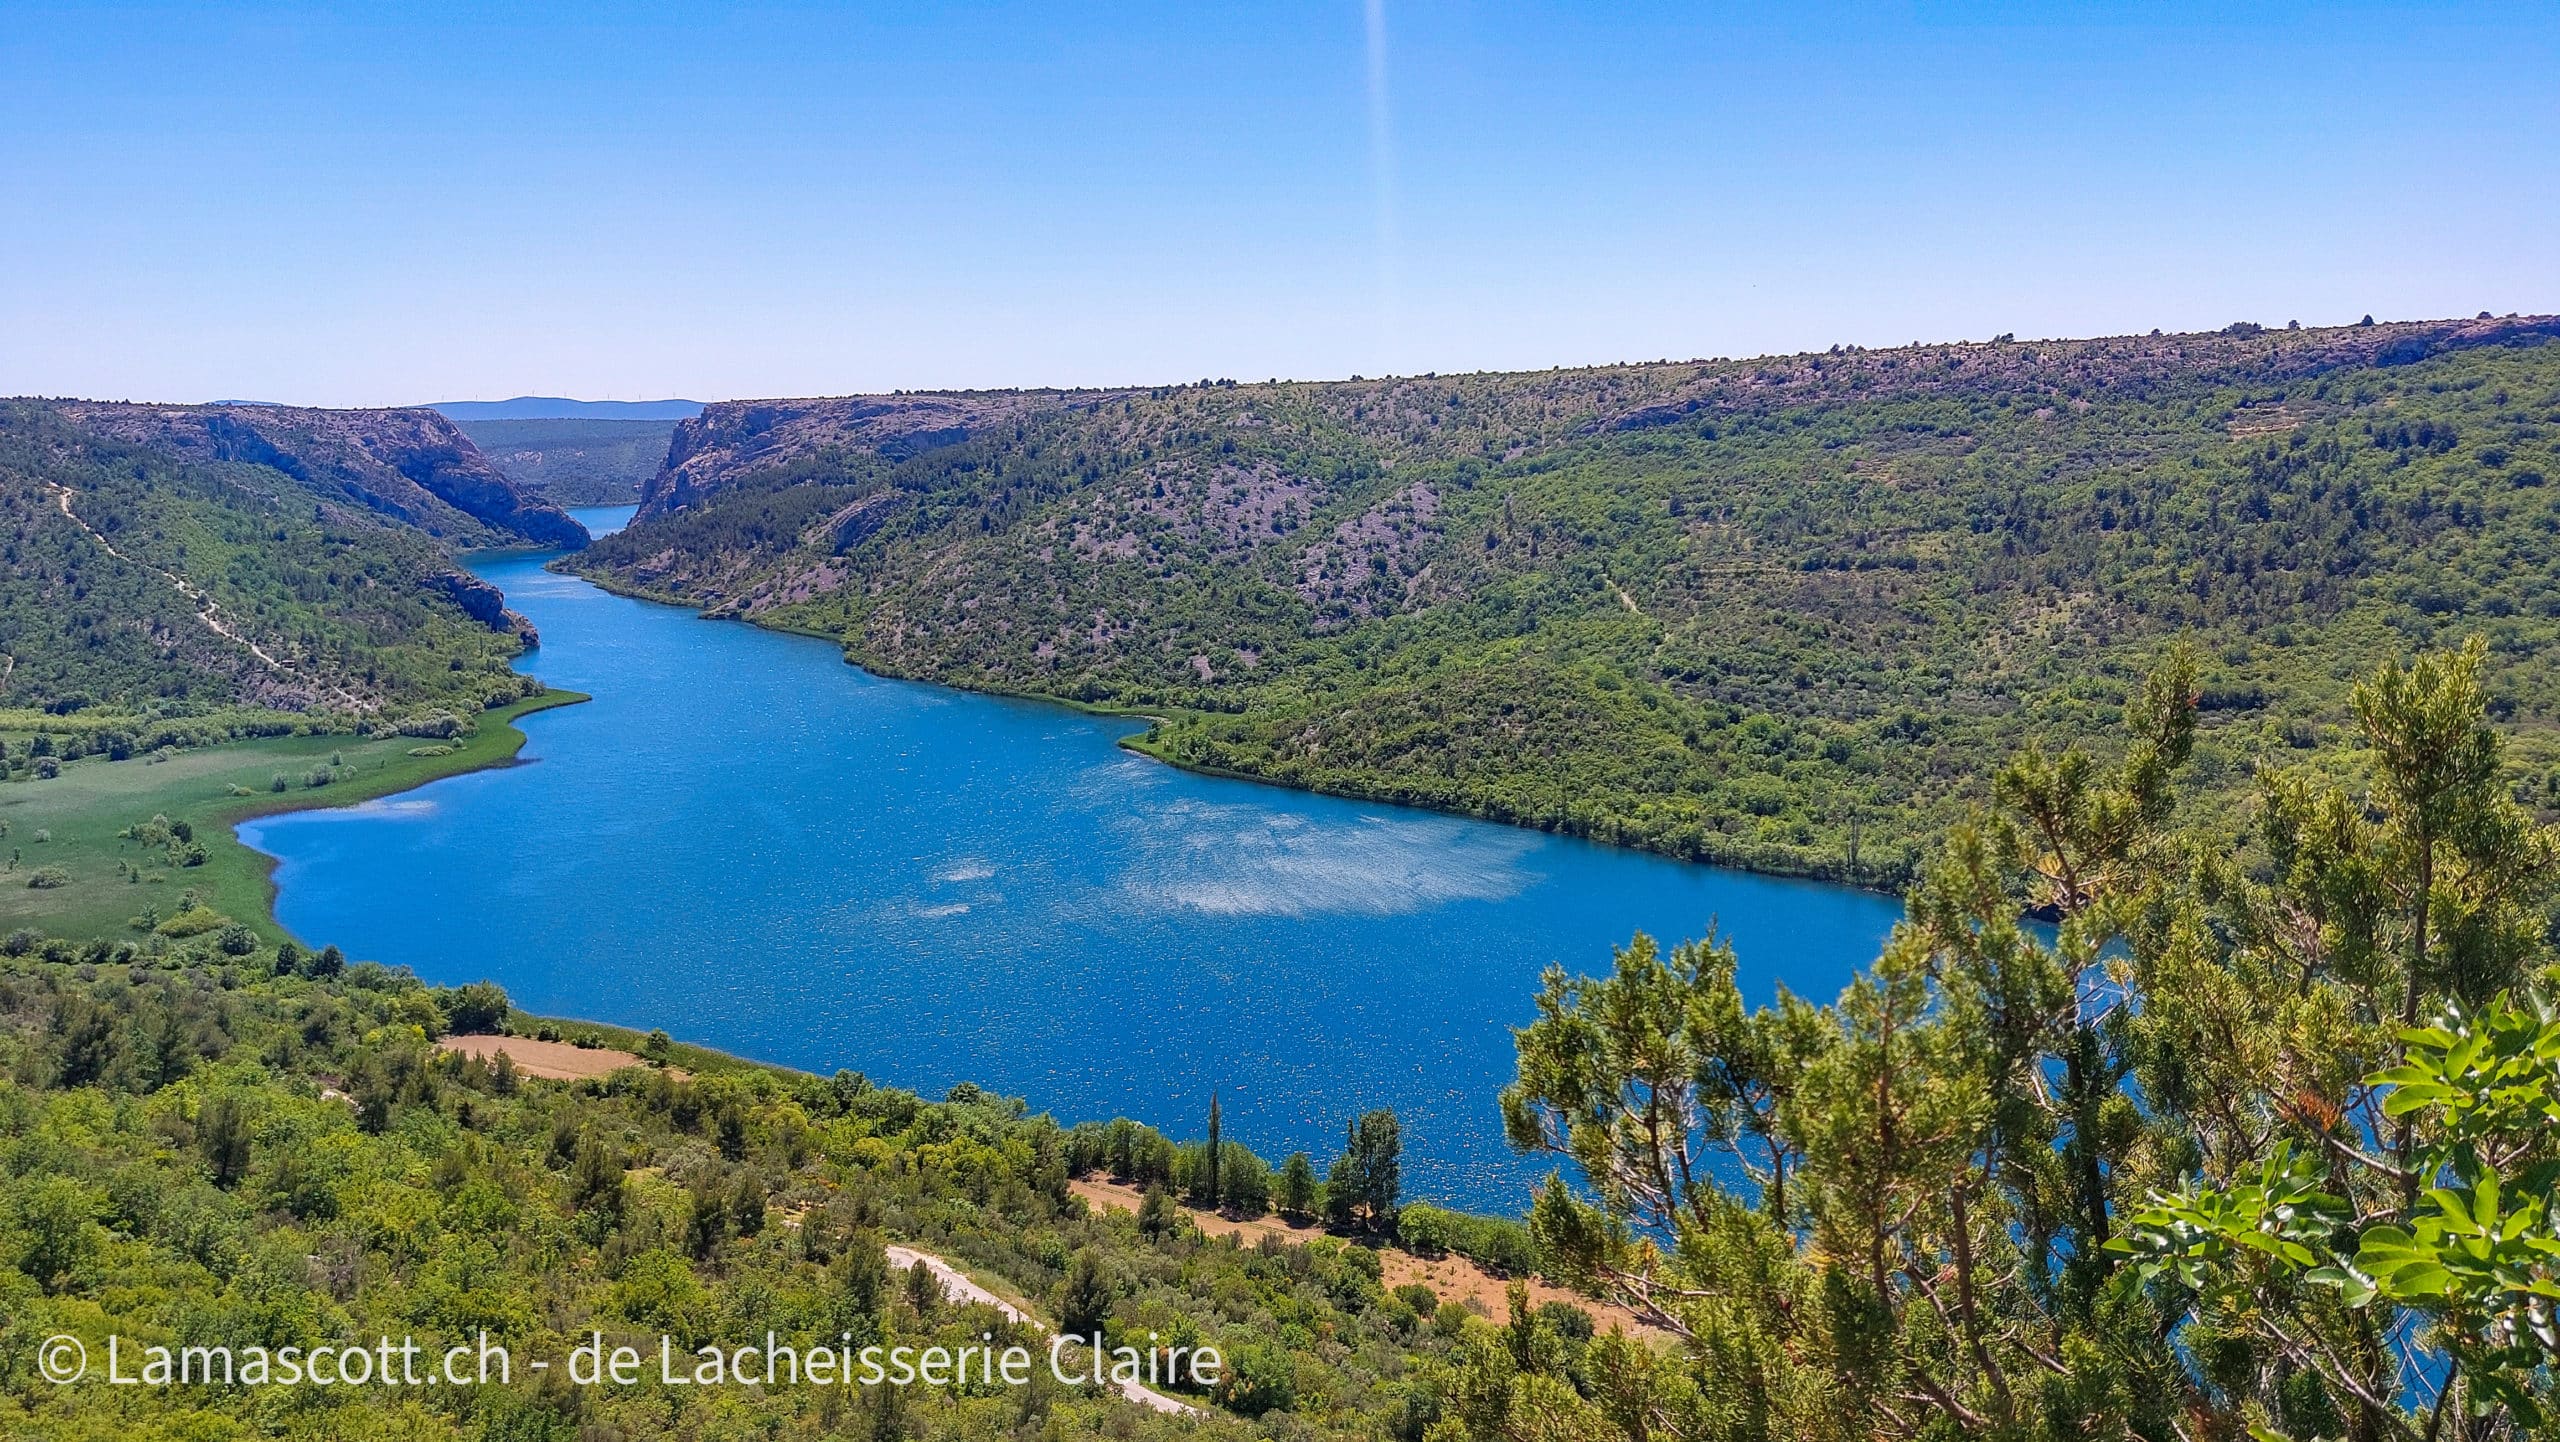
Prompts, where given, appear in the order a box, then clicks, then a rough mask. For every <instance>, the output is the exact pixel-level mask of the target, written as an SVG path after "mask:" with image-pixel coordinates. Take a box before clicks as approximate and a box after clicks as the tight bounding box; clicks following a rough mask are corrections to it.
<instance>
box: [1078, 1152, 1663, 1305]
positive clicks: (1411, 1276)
mask: <svg viewBox="0 0 2560 1442" xmlns="http://www.w3.org/2000/svg"><path fill="white" fill-rule="evenodd" d="M1067 1189H1068V1190H1069V1191H1071V1192H1074V1193H1075V1194H1076V1195H1077V1196H1079V1197H1082V1198H1084V1200H1085V1204H1086V1205H1088V1206H1093V1207H1110V1208H1113V1209H1115V1210H1118V1211H1123V1212H1134V1211H1136V1210H1137V1209H1138V1206H1139V1204H1140V1203H1141V1202H1143V1201H1145V1200H1146V1197H1145V1195H1144V1194H1143V1193H1141V1192H1140V1191H1139V1190H1138V1189H1137V1188H1136V1187H1133V1186H1129V1185H1127V1184H1125V1183H1122V1182H1112V1181H1101V1180H1097V1179H1093V1178H1078V1179H1076V1180H1074V1181H1071V1182H1069V1183H1067ZM1182 1211H1183V1214H1184V1215H1185V1216H1187V1217H1189V1218H1190V1219H1191V1220H1192V1223H1193V1224H1194V1225H1196V1226H1198V1227H1199V1228H1200V1230H1201V1231H1202V1232H1203V1233H1204V1234H1206V1235H1208V1236H1212V1237H1233V1238H1235V1239H1236V1240H1237V1241H1238V1242H1239V1243H1242V1244H1244V1245H1247V1246H1250V1245H1252V1244H1254V1243H1256V1242H1259V1241H1260V1240H1262V1239H1263V1238H1264V1237H1277V1238H1279V1239H1280V1240H1281V1241H1283V1242H1287V1243H1291V1244H1293V1245H1294V1244H1298V1243H1303V1242H1310V1241H1313V1240H1315V1239H1316V1238H1318V1237H1321V1236H1323V1235H1325V1231H1324V1229H1323V1228H1322V1227H1319V1226H1317V1225H1316V1224H1314V1223H1312V1222H1310V1223H1307V1224H1305V1225H1303V1226H1292V1225H1290V1224H1289V1223H1287V1222H1284V1221H1282V1220H1280V1219H1279V1218H1278V1217H1276V1216H1270V1217H1255V1218H1253V1219H1251V1220H1249V1221H1239V1220H1237V1219H1236V1218H1234V1217H1227V1216H1221V1215H1219V1214H1218V1213H1216V1212H1204V1211H1201V1210H1199V1209H1198V1208H1196V1207H1185V1208H1183V1209H1182ZM1378 1269H1379V1273H1380V1280H1382V1281H1384V1282H1385V1283H1386V1285H1387V1289H1388V1290H1389V1291H1393V1290H1395V1289H1396V1288H1398V1287H1402V1286H1406V1285H1408V1284H1410V1283H1414V1282H1419V1283H1421V1284H1422V1285H1424V1286H1426V1287H1429V1288H1430V1289H1431V1291H1432V1295H1434V1296H1436V1297H1438V1298H1439V1299H1440V1300H1441V1301H1443V1302H1456V1303H1458V1304H1460V1305H1462V1306H1463V1305H1465V1304H1467V1303H1469V1302H1473V1303H1475V1304H1476V1308H1477V1310H1480V1311H1482V1312H1483V1313H1484V1315H1486V1316H1488V1317H1491V1318H1493V1319H1494V1320H1496V1321H1500V1320H1501V1319H1502V1318H1504V1317H1505V1316H1507V1315H1509V1312H1510V1306H1511V1299H1510V1296H1509V1295H1508V1293H1509V1288H1510V1286H1511V1279H1510V1278H1508V1277H1504V1276H1501V1275H1498V1274H1496V1273H1494V1272H1491V1271H1488V1270H1486V1269H1485V1268H1484V1267H1481V1266H1479V1265H1477V1264H1476V1263H1475V1262H1474V1261H1472V1260H1470V1259H1469V1258H1466V1257H1461V1256H1458V1255H1457V1254H1455V1253H1451V1254H1450V1255H1448V1256H1445V1257H1423V1256H1417V1255H1415V1254H1414V1253H1412V1252H1408V1251H1406V1250H1404V1249H1403V1248H1402V1247H1380V1248H1379V1249H1378ZM1528 1283H1529V1301H1530V1303H1531V1304H1532V1305H1534V1306H1541V1307H1543V1306H1545V1305H1546V1304H1547V1303H1549V1302H1563V1303H1566V1304H1568V1305H1571V1306H1575V1307H1580V1308H1581V1309H1582V1310H1584V1311H1586V1312H1589V1313H1590V1314H1591V1317H1592V1320H1593V1321H1595V1322H1597V1323H1598V1324H1599V1325H1600V1327H1601V1328H1602V1329H1603V1330H1606V1329H1607V1328H1609V1327H1612V1326H1618V1327H1624V1328H1626V1329H1627V1335H1628V1336H1630V1337H1641V1338H1644V1339H1645V1340H1647V1341H1668V1340H1670V1337H1671V1334H1670V1333H1668V1332H1665V1331H1664V1330H1662V1329H1661V1328H1659V1327H1656V1326H1654V1325H1652V1324H1651V1323H1649V1322H1646V1321H1644V1320H1643V1319H1641V1318H1639V1317H1637V1316H1636V1314H1635V1313H1633V1312H1631V1311H1629V1310H1627V1309H1626V1308H1624V1307H1618V1306H1612V1305H1611V1304H1609V1303H1607V1302H1596V1301H1593V1300H1592V1299H1591V1298H1589V1297H1586V1296H1583V1295H1582V1294H1581V1293H1579V1292H1572V1291H1568V1290H1566V1289H1565V1288H1563V1287H1558V1286H1554V1285H1552V1284H1550V1283H1547V1282H1542V1281H1540V1280H1538V1279H1537V1278H1535V1277H1531V1278H1529V1279H1528Z"/></svg>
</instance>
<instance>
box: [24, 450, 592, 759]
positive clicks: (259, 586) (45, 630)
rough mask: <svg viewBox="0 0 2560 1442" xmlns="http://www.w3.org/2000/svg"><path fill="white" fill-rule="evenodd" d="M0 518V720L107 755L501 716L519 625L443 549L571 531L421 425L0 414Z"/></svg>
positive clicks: (514, 684) (521, 632) (572, 539)
mask: <svg viewBox="0 0 2560 1442" xmlns="http://www.w3.org/2000/svg"><path fill="white" fill-rule="evenodd" d="M0 507H5V508H6V510H7V511H8V514H9V517H10V530H9V534H10V553H9V558H8V559H9V564H8V565H7V567H6V568H5V569H0V651H5V655H6V659H5V661H4V662H0V705H5V706H7V707H10V708H18V709H19V710H20V711H22V712H34V713H37V714H41V715H50V716H64V717H72V716H75V715H76V717H77V718H78V719H77V720H76V721H69V720H66V721H63V722H61V723H59V726H58V728H57V729H60V730H63V731H66V732H68V733H70V734H72V735H75V736H83V737H86V736H91V735H93V734H94V735H96V736H105V735H107V734H108V733H111V732H112V733H114V734H117V735H123V736H125V737H126V738H127V741H128V743H130V741H131V740H132V738H133V737H135V736H138V735H142V734H145V733H147V732H149V731H150V730H151V727H150V726H149V725H142V726H140V728H139V729H137V727H136V726H135V725H128V724H125V723H126V722H128V721H131V722H136V723H143V722H156V721H173V720H177V719H180V718H185V717H202V716H205V715H206V714H208V713H210V712H216V711H223V710H225V709H226V708H229V709H232V710H246V711H251V712H266V713H276V712H282V713H294V712H326V713H334V714H337V715H341V716H368V715H380V716H387V717H400V716H407V715H411V714H414V713H422V712H425V711H430V710H434V709H437V708H454V709H458V710H461V711H463V712H464V713H465V714H468V712H470V711H476V710H478V709H479V708H480V707H481V706H482V705H483V704H499V703H505V702H512V701H514V700H516V699H518V698H519V697H520V696H522V695H524V694H526V691H525V687H526V686H527V685H528V684H529V683H528V681H527V679H526V678H524V677H520V676H517V675H516V674H515V673H514V672H513V671H512V670H511V669H510V668H509V665H508V662H509V661H510V659H511V658H513V657H514V656H515V655H517V654H518V653H519V652H520V651H521V650H522V649H523V648H524V646H525V645H526V644H527V642H528V641H529V640H530V639H531V628H530V627H529V626H527V625H526V624H525V623H524V621H523V619H522V618H521V617H519V616H516V615H515V614H514V613H513V612H511V611H508V610H507V609H506V607H505V604H504V600H503V598H502V597H500V596H499V595H498V593H497V592H496V591H495V590H493V589H491V588H490V587H488V586H487V585H485V584H483V583H481V582H480V581H478V580H477V579H475V578H473V577H472V576H470V575H469V574H467V573H466V572H464V571H463V570H462V569H461V568H460V567H459V566H458V565H457V564H456V563H455V560H454V552H455V550H456V549H458V548H463V547H473V546H500V545H512V546H525V545H543V546H562V545H574V544H578V543H581V542H583V541H584V540H585V536H586V533H585V531H584V529H583V528H581V527H580V526H579V525H578V524H577V523H576V522H575V521H573V520H571V519H570V518H569V517H568V516H567V515H566V514H565V513H563V512H562V511H560V510H559V509H558V508H557V507H555V506H552V505H550V504H549V503H547V502H543V501H540V500H537V499H534V498H531V497H528V496H526V495H525V494H524V493H523V492H521V491H519V490H518V489H517V488H516V487H515V486H513V485H512V484H511V483H509V482H508V481H507V480H506V479H505V478H504V477H503V476H501V475H499V474H498V473H497V472H496V471H494V470H493V469H491V468H490V467H489V465H488V464H487V462H486V461H484V460H483V459H482V458H481V457H480V455H479V453H478V452H477V451H476V450H475V449H473V448H472V446H471V443H470V442H469V441H468V440H467V439H465V438H464V437H463V436H462V434H461V433H460V432H459V431H456V430H455V429H453V427H452V425H451V424H450V423H448V422H446V421H445V420H443V419H442V418H441V417H438V416H436V415H434V414H432V413H430V412H425V411H311V410H296V409H292V408H286V407H257V408H254V409H250V408H239V409H234V408H224V407H213V406H142V405H122V404H103V403H95V402H86V401H49V402H47V401H7V402H0ZM537 689H538V688H537ZM0 724H5V725H6V727H7V729H9V730H11V731H19V730H31V729H40V728H37V727H36V726H35V723H33V722H30V721H26V720H24V719H19V720H15V721H8V722H5V723H0ZM242 724H252V723H249V722H243V723H242ZM257 724H263V723H257ZM102 728H103V729H102ZM180 729H181V730H184V729H185V728H184V727H181V728H180ZM217 729H220V728H217ZM19 750H20V753H21V755H23V748H22V747H21V748H19Z"/></svg>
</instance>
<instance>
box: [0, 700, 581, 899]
mask: <svg viewBox="0 0 2560 1442" xmlns="http://www.w3.org/2000/svg"><path fill="white" fill-rule="evenodd" d="M585 699H586V698H585V697H584V696H582V695H580V694H578V693H577V692H574V691H545V692H542V693H541V694H539V695H536V696H532V697H528V698H527V699H525V700H522V701H518V702H515V703H513V704H511V705H508V706H505V707H501V708H499V709H497V710H494V711H488V712H484V713H482V714H481V716H480V718H479V727H478V729H477V730H476V731H475V732H474V733H473V734H471V735H467V736H457V737H454V738H451V739H450V740H435V739H429V738H422V737H416V736H384V737H371V738H368V737H361V736H331V735H313V736H277V737H267V738H261V739H256V740H248V741H237V742H232V743H229V744H226V745H221V746H213V747H208V748H205V749H203V750H200V751H181V752H177V753H174V754H165V753H163V754H155V755H150V756H136V757H133V758H132V759H130V760H124V761H110V760H107V759H105V758H104V757H91V758H88V759H84V760H79V761H74V762H71V763H70V764H68V765H66V766H64V767H63V768H62V771H61V774H60V775H58V776H55V777H52V778H49V779H43V780H35V779H27V780H18V781H11V782H8V783H6V784H0V825H5V826H6V828H7V829H6V832H5V834H0V863H5V864H6V868H7V869H6V870H5V871H0V931H14V930H16V929H18V928H21V927H25V928H31V929H33V930H36V931H40V932H43V933H45V934H47V935H52V936H70V937H91V936H117V935H126V934H132V932H133V931H134V930H135V928H134V926H133V923H134V922H135V921H136V920H137V919H140V918H142V917H144V916H145V915H146V913H156V915H157V916H158V917H160V918H168V917H172V916H175V915H176V914H177V913H179V912H181V911H184V910H186V909H187V907H186V905H185V904H184V898H185V896H186V894H187V893H188V892H189V891H193V892H195V893H196V897H197V900H198V901H199V902H200V903H201V904H202V905H204V906H205V907H207V908H210V909H211V910H212V911H215V912H219V913H221V914H222V915H224V916H226V917H228V918H230V919H232V920H234V921H238V922H240V923H242V924H244V925H246V926H248V927H250V928H251V929H252V930H254V931H256V932H257V933H258V934H259V936H260V937H261V939H263V940H265V941H268V942H273V941H277V940H281V939H282V938H283V936H284V932H283V930H282V929H281V928H280V927H278V926H277V925H276V923H275V921H274V919H273V918H272V916H271V915H270V914H269V909H268V908H269V904H270V902H271V901H272V900H273V897H274V886H273V884H272V883H271V882H270V880H269V877H268V872H269V870H270V863H269V861H268V859H267V858H266V857H264V856H261V855H260V854H258V853H257V852H255V851H252V850H250V849H249V848H248V847H246V846H244V845H242V844H241V843H240V841H239V839H238V838H237V837H236V836H235V835H234V834H233V833H232V827H234V826H235V825H237V824H238V823H240V822H242V821H245V820H247V819H248V818H250V817H253V816H261V815H266V814H269V813H272V812H277V811H293V810H302V809H307V808H311V807H316V806H348V805H353V804H355V803H357V802H360V801H369V800H372V799H374V798H375V797H379V796H388V795H391V794H393V793H395V792H400V791H406V790H409V789H410V788H412V787H415V786H419V785H422V784H424V783H426V782H429V781H433V780H435V779H436V778H438V777H440V776H451V775H455V774H457V773H460V772H464V771H474V770H479V769H481V768H483V767H489V766H502V765H505V764H507V763H508V762H510V761H513V760H514V759H515V756H516V753H517V752H518V751H519V750H521V749H522V748H523V746H524V740H525V737H524V732H522V731H520V730H518V729H517V728H516V726H515V725H514V724H513V723H514V722H515V721H516V720H517V718H519V717H522V716H525V715H527V714H529V713H531V712H535V711H540V710H544V709H546V708H548V707H552V706H563V705H568V704H570V703H572V702H577V701H583V700H585ZM419 753H427V754H419ZM438 753H441V754H438ZM315 783H316V784H315ZM154 818H161V819H162V820H163V821H164V822H165V826H164V827H154V826H152V825H151V823H152V822H153V820H154ZM164 832H165V836H164ZM137 833H138V834H137ZM48 882H52V883H58V884H45V883H48Z"/></svg>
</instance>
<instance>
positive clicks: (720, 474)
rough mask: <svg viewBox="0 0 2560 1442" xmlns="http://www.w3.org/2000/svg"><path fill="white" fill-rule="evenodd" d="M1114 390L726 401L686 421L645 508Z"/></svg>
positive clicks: (909, 451) (930, 443)
mask: <svg viewBox="0 0 2560 1442" xmlns="http://www.w3.org/2000/svg"><path fill="white" fill-rule="evenodd" d="M1106 394H1107V393H1105V392H1100V391H955V392H943V393H930V392H912V393H907V394H902V395H889V396H832V397H824V398H820V399H815V400H770V401H723V402H720V403H719V404H717V405H711V406H705V407H704V408H703V411H702V414H701V415H699V416H696V417H694V418H693V419H692V420H689V421H685V422H682V423H680V424H679V425H677V427H676V433H675V438H674V439H673V440H672V441H670V442H669V443H668V446H667V462H666V465H665V466H664V467H663V468H662V469H660V470H659V472H658V474H657V475H655V476H654V477H651V478H650V480H649V482H648V484H647V485H645V486H643V487H641V490H640V515H641V517H642V518H647V517H651V516H661V515H665V514H667V513H669V512H671V511H680V510H683V509H685V508H686V507H688V506H690V505H692V504H694V503H695V502H696V501H698V500H700V499H701V498H703V497H704V496H707V495H710V494H712V493H713V492H716V491H719V490H721V489H723V488H725V487H726V486H728V485H729V484H730V483H731V482H733V481H735V480H737V479H738V478H740V477H742V476H746V475H750V474H753V473H755V472H758V471H764V470H769V469H772V468H774V467H777V466H783V465H788V464H789V463H791V462H792V461H795V460H798V459H800V458H802V457H804V456H809V455H814V454H816V453H819V452H822V451H829V450H833V451H869V452H873V453H875V454H879V455H882V456H886V457H888V458H889V459H891V460H897V459H901V458H903V457H905V456H910V455H914V454H916V453H918V452H920V451H928V450H932V449H934V448H936V447H938V446H949V445H957V444H959V443H960V442H962V441H965V440H968V439H969V438H971V437H972V436H976V435H979V434H981V433H983V432H985V431H987V430H990V429H992V428H994V427H997V426H1002V425H1009V424H1012V423H1014V422H1017V421H1020V420H1024V419H1027V418H1029V417H1031V416H1034V415H1039V414H1043V413H1046V412H1049V411H1055V410H1058V409H1061V408H1063V407H1066V406H1069V405H1075V404H1081V403H1090V402H1093V401H1098V400H1101V399H1104V398H1105V396H1106ZM1108 394H1116V393H1108Z"/></svg>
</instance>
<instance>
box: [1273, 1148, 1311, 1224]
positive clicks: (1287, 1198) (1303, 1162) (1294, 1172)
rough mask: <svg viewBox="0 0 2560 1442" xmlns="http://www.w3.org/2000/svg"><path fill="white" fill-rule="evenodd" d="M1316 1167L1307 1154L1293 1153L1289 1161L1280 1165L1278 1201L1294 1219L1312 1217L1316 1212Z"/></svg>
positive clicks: (1281, 1208)
mask: <svg viewBox="0 0 2560 1442" xmlns="http://www.w3.org/2000/svg"><path fill="white" fill-rule="evenodd" d="M1316 1189H1317V1183H1316V1167H1315V1163H1314V1162H1311V1161H1309V1160H1307V1154H1306V1153H1305V1152H1291V1153H1290V1154H1289V1160H1287V1161H1285V1162H1283V1163H1281V1164H1280V1186H1279V1189H1278V1191H1277V1193H1276V1200H1277V1201H1278V1202H1279V1204H1280V1210H1281V1211H1283V1212H1285V1213H1287V1214H1288V1215H1290V1216H1293V1217H1311V1216H1314V1215H1315V1211H1316Z"/></svg>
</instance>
